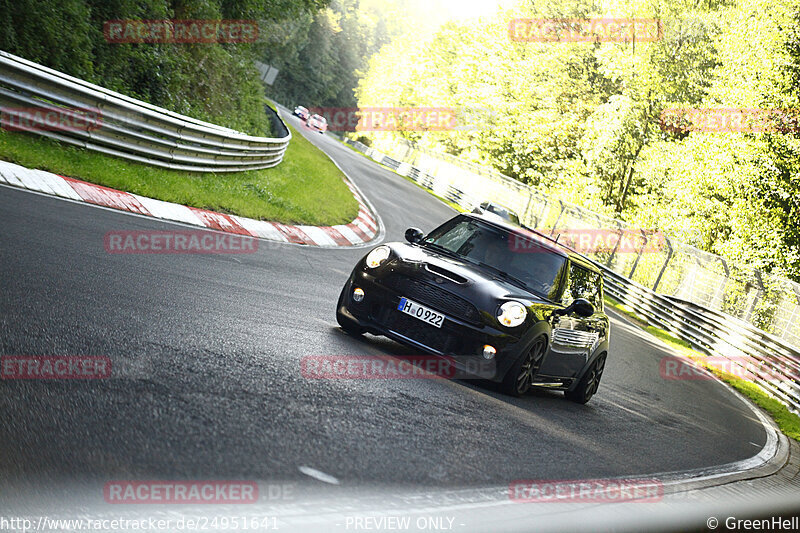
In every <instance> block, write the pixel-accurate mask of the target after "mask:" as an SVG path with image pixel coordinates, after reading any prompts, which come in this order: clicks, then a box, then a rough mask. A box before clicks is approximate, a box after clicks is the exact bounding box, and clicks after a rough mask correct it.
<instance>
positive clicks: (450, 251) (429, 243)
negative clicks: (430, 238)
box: [422, 242, 466, 260]
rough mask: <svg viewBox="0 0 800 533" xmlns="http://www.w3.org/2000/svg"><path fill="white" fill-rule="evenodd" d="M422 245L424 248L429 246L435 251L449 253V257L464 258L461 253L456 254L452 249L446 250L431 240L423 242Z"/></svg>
mask: <svg viewBox="0 0 800 533" xmlns="http://www.w3.org/2000/svg"><path fill="white" fill-rule="evenodd" d="M422 245H423V246H424V247H426V248H430V249H431V250H436V251H437V252H441V253H443V254H445V255H449V256H450V257H454V258H456V259H462V260H463V259H466V258H465V257H464V256H463V255H461V254H458V253H456V252H454V251H452V250H448V249H447V248H445V247H444V246H442V245H440V244H435V243H432V242H423V243H422Z"/></svg>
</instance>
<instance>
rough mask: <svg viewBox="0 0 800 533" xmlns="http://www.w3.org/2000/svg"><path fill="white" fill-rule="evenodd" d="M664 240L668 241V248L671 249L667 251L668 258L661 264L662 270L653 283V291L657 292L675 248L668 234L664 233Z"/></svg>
mask: <svg viewBox="0 0 800 533" xmlns="http://www.w3.org/2000/svg"><path fill="white" fill-rule="evenodd" d="M664 241H665V242H666V243H667V248H668V249H669V251H668V252H667V259H666V260H665V261H664V264H663V265H662V266H661V270H660V271H659V272H658V277H656V281H655V283H653V292H656V289H658V284H659V283H661V277H662V276H663V275H664V272H666V270H667V264H668V263H669V260H670V259H672V254H673V253H674V250H673V248H672V243H671V242H670V240H669V238H668V237H667V236H666V235H664Z"/></svg>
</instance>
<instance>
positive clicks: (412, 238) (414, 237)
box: [406, 228, 424, 244]
mask: <svg viewBox="0 0 800 533" xmlns="http://www.w3.org/2000/svg"><path fill="white" fill-rule="evenodd" d="M422 237H424V235H423V234H422V231H421V230H420V229H418V228H408V229H407V230H406V240H407V241H408V242H410V243H411V244H417V243H418V242H420V241H421V240H422Z"/></svg>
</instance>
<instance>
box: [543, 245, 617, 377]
mask: <svg viewBox="0 0 800 533" xmlns="http://www.w3.org/2000/svg"><path fill="white" fill-rule="evenodd" d="M601 287H602V277H601V276H600V274H598V273H596V272H592V271H591V270H589V269H588V268H585V267H583V266H582V265H580V264H578V263H575V262H572V261H570V263H569V268H568V271H567V280H566V285H565V289H564V292H563V294H562V296H561V304H562V305H563V306H564V307H566V306H568V305H570V304H571V303H572V302H573V301H574V300H575V299H577V298H586V299H587V300H589V301H590V302H591V303H592V305H593V306H594V308H595V313H594V314H593V315H592V316H590V317H587V318H583V317H580V316H578V315H576V314H574V313H573V314H570V315H562V316H556V317H553V330H552V335H551V341H550V349H549V351H548V353H547V354H546V356H545V358H544V360H543V361H542V364H541V366H540V368H539V376H540V377H542V376H548V377H553V378H572V377H575V376H576V375H577V374H578V373H579V372H580V371H581V369H582V368H583V367H584V366H585V365H586V362H587V361H588V360H589V358H590V357H591V356H592V354H593V353H594V351H595V348H596V347H597V346H598V345H599V343H600V342H602V341H603V340H604V339H605V337H606V335H607V331H608V321H607V319H606V318H605V314H604V313H603V299H602V296H601V294H602V292H601Z"/></svg>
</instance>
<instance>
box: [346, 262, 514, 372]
mask: <svg viewBox="0 0 800 533" xmlns="http://www.w3.org/2000/svg"><path fill="white" fill-rule="evenodd" d="M356 287H358V288H360V289H361V290H363V291H364V299H363V300H362V301H361V302H355V301H354V300H353V298H352V294H353V290H354V289H355V288H356ZM404 296H405V297H408V298H410V299H412V300H413V301H415V302H417V303H420V304H423V305H425V306H428V307H431V308H432V309H434V310H436V311H439V312H441V311H442V310H441V308H437V306H436V305H435V304H434V303H432V302H430V301H425V299H424V298H419V297H415V298H412V297H411V296H410V295H409V294H404V293H403V289H402V288H400V289H395V288H389V287H387V286H385V285H384V284H383V283H382V282H381V280H380V279H379V278H376V277H375V276H373V275H371V274H370V273H369V272H365V271H360V270H358V269H357V270H356V271H354V272H353V274H352V275H351V276H350V279H348V281H347V283H346V284H345V287H344V289H343V297H342V300H341V303H340V306H339V309H338V311H339V313H341V314H342V315H344V316H345V317H347V318H349V319H351V320H353V321H355V322H357V323H358V324H359V325H360V326H361V327H363V328H365V329H366V330H367V331H369V332H370V333H375V334H380V335H384V336H386V337H389V338H392V339H394V340H396V341H398V342H401V343H403V344H407V345H409V346H412V347H414V348H417V349H419V350H421V351H422V352H425V353H430V354H435V355H440V356H453V357H454V358H455V360H456V361H458V360H466V361H473V360H474V359H475V358H476V357H482V354H483V349H484V346H485V345H487V344H488V345H490V346H493V347H494V348H495V349H496V350H497V354H496V355H495V357H494V359H493V365H492V367H493V372H492V374H493V375H492V376H481V377H484V378H487V379H491V380H493V381H501V380H502V378H503V376H504V375H505V373H506V372H507V371H508V369H509V368H510V367H511V365H513V364H514V362H515V361H516V360H517V359H518V358H519V357H520V356H521V354H522V352H523V350H524V349H525V348H526V346H525V345H524V340H523V339H520V338H518V337H515V336H513V335H511V334H509V333H507V332H504V331H500V330H498V329H495V328H492V327H490V326H487V325H485V324H477V323H469V322H467V321H465V320H462V319H460V318H459V317H457V316H453V315H452V314H448V313H444V314H445V317H446V318H445V320H444V323H443V324H442V327H441V328H437V327H435V326H431V325H429V324H427V323H425V322H422V321H421V320H418V319H416V318H413V317H411V316H409V315H406V314H404V313H401V312H400V311H399V310H398V309H397V307H398V305H399V303H400V298H402V297H404Z"/></svg>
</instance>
